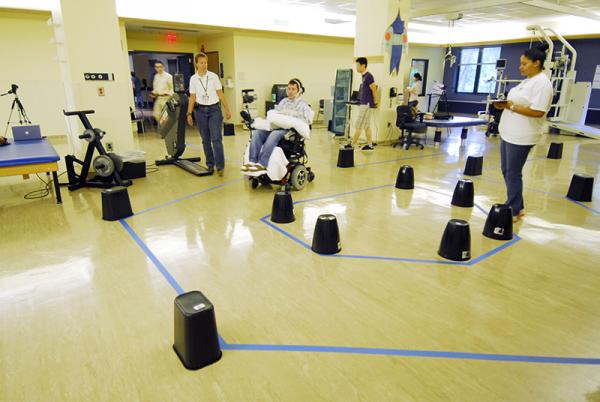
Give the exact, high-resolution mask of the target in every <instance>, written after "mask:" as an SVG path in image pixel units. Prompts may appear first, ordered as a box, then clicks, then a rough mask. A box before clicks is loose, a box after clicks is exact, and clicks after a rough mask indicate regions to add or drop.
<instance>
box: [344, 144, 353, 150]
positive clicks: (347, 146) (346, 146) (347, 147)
mask: <svg viewBox="0 0 600 402" xmlns="http://www.w3.org/2000/svg"><path fill="white" fill-rule="evenodd" d="M344 149H354V147H353V146H352V144H346V145H344Z"/></svg>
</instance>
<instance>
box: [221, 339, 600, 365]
mask: <svg viewBox="0 0 600 402" xmlns="http://www.w3.org/2000/svg"><path fill="white" fill-rule="evenodd" d="M224 349H225V350H249V351H265V352H314V353H344V354H361V355H380V356H405V357H428V358H438V359H463V360H488V361H500V362H516V363H544V364H588V365H600V358H585V357H556V356H529V355H504V354H490V353H467V352H444V351H435V350H411V349H380V348H353V347H346V346H310V345H258V344H255V345H253V344H229V345H227V346H226V347H225V348H224Z"/></svg>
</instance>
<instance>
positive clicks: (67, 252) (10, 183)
mask: <svg viewBox="0 0 600 402" xmlns="http://www.w3.org/2000/svg"><path fill="white" fill-rule="evenodd" d="M458 136H459V132H458V131H457V132H453V133H452V134H451V136H450V137H449V138H447V139H446V138H444V143H443V145H442V147H441V149H436V148H433V147H432V146H431V145H430V146H427V147H426V148H425V149H424V150H422V151H421V150H413V149H411V150H410V151H404V150H401V149H399V148H396V149H392V148H390V147H389V146H378V147H377V148H376V150H375V151H374V152H372V153H363V152H359V151H357V152H356V153H355V159H356V167H355V168H353V169H339V168H336V167H335V162H336V159H337V149H338V148H337V147H338V145H337V142H336V141H334V140H332V139H331V137H330V136H329V135H328V134H327V133H326V131H324V130H323V129H317V130H314V132H313V138H312V140H311V141H310V142H309V144H308V153H309V157H310V160H311V163H310V165H311V166H312V167H313V169H314V171H315V172H316V180H315V181H314V182H313V183H310V184H308V185H307V187H306V188H305V189H304V190H303V191H300V192H294V193H293V197H294V200H295V201H304V200H307V201H306V202H300V203H298V204H297V205H296V208H295V213H296V218H297V219H296V221H295V222H294V223H291V224H287V225H276V226H277V227H278V228H280V229H282V230H284V231H285V232H286V233H287V234H288V235H289V236H286V235H284V234H283V233H281V232H279V231H277V230H275V229H274V228H272V227H271V226H269V225H268V224H266V223H265V222H262V221H261V218H263V217H264V216H266V215H268V214H269V213H270V210H271V202H272V198H273V193H274V189H268V188H264V187H260V188H258V189H256V190H252V189H251V188H250V186H249V183H248V182H247V181H245V180H241V175H240V173H239V171H238V165H239V160H240V159H241V155H242V152H243V149H244V147H245V144H246V142H247V139H248V135H247V133H246V132H243V131H241V130H238V133H237V135H236V136H235V137H225V139H224V143H225V149H226V156H227V158H228V161H227V168H226V173H225V176H224V177H216V176H214V177H204V178H198V177H194V176H192V175H190V174H189V173H187V172H185V171H183V170H180V169H178V168H177V167H174V166H161V167H160V169H159V170H158V171H157V172H153V173H150V174H148V177H147V178H145V179H138V180H136V181H135V184H134V185H133V186H132V187H130V188H129V194H130V197H131V202H132V205H133V208H134V211H135V212H137V213H138V215H136V216H133V217H131V218H129V219H127V220H126V224H121V223H119V222H106V221H103V220H102V219H101V198H100V190H97V189H82V190H78V191H76V192H68V191H67V190H66V189H63V199H64V204H63V205H62V206H58V205H56V204H55V202H54V199H53V198H52V197H47V198H44V199H39V200H24V199H23V195H24V194H26V193H28V192H29V191H32V190H35V189H38V188H40V182H39V181H37V178H35V177H33V178H32V179H30V180H28V181H23V180H22V179H21V178H18V177H16V178H2V179H1V180H0V200H1V202H0V219H1V223H0V227H1V234H2V235H1V236H0V244H1V245H0V250H1V253H0V258H1V264H0V266H1V268H0V400H2V401H121V400H122V401H175V400H177V401H198V400H201V401H569V402H571V401H600V364H599V363H600V360H595V361H592V362H593V363H596V364H581V362H579V361H572V360H560V362H561V363H562V364H558V363H541V362H528V361H524V362H519V361H515V360H518V359H519V356H533V357H544V356H545V357H547V356H553V357H562V358H595V359H599V358H600V346H599V345H600V342H599V341H600V298H598V289H599V288H600V271H599V267H600V264H599V263H598V261H599V257H600V199H599V198H598V197H599V195H598V194H600V193H599V188H598V187H599V185H598V182H599V174H598V171H599V170H598V167H599V163H600V144H598V143H597V141H593V140H588V139H582V138H575V137H569V136H560V137H556V136H552V137H546V138H545V143H544V144H543V145H540V146H538V147H536V148H535V149H534V151H533V152H532V154H531V155H530V161H529V162H528V163H527V164H526V167H525V169H524V177H525V186H526V192H525V202H526V207H527V217H526V219H525V221H524V222H523V223H521V224H519V225H518V226H516V228H515V231H516V233H518V236H519V238H520V240H518V241H515V242H513V243H511V245H510V246H509V247H506V248H505V249H503V250H501V251H499V252H498V253H496V254H494V255H491V256H489V257H488V258H486V259H483V260H482V261H479V262H477V263H476V264H473V265H468V266H452V265H443V264H438V263H436V262H441V261H443V260H442V259H441V258H440V257H439V256H437V253H436V251H437V247H438V245H439V241H440V238H441V235H442V232H443V230H444V227H445V225H446V222H447V221H448V219H450V218H462V219H467V220H469V222H470V226H471V235H472V250H473V256H474V257H478V256H481V255H484V254H486V253H489V252H491V251H493V250H495V249H497V248H498V247H499V246H502V245H504V244H505V243H502V242H498V241H493V240H490V239H488V238H485V237H483V236H482V235H481V230H482V228H483V224H484V222H485V213H483V212H482V211H481V210H479V209H478V208H469V209H464V208H458V207H452V206H451V205H450V195H451V194H452V191H453V189H454V186H455V184H456V181H457V180H458V178H460V177H462V176H461V170H462V168H463V166H464V162H465V158H466V156H467V155H470V154H477V153H482V154H483V155H484V158H485V159H484V173H483V175H482V176H480V177H477V178H475V179H474V181H475V191H476V203H477V205H479V206H480V207H481V208H482V209H483V210H484V211H487V210H488V209H489V208H490V206H491V205H492V204H493V203H496V202H502V201H504V195H503V194H504V187H503V184H502V176H501V174H500V170H499V164H500V163H499V150H498V140H497V139H494V138H493V139H486V138H485V136H484V135H483V134H482V133H481V132H480V131H478V130H471V132H470V135H469V139H468V140H467V143H466V144H465V146H464V147H461V146H460V143H459V140H458ZM550 141H562V142H564V144H565V149H564V154H563V159H562V160H547V159H545V154H546V151H547V147H548V145H547V144H548V143H549V142H550ZM53 142H54V143H55V145H56V148H57V149H58V150H59V152H60V153H61V154H62V155H64V154H65V153H66V152H67V147H66V145H65V144H64V141H61V139H53ZM188 142H189V143H190V146H189V148H188V153H189V154H190V155H193V154H199V153H201V151H200V149H201V146H200V141H199V138H198V136H197V134H196V133H195V132H194V131H190V132H189V136H188ZM430 144H431V143H430ZM136 146H137V147H139V148H141V149H144V150H145V151H147V155H148V159H149V160H154V159H156V158H160V157H161V156H163V154H164V150H163V146H162V143H161V141H160V140H159V139H158V137H157V135H156V134H154V133H152V132H150V133H147V134H146V135H145V136H140V137H138V138H137V139H136ZM403 164H410V165H411V166H413V167H414V169H415V175H416V184H417V186H418V188H416V189H415V190H413V191H404V190H396V189H395V188H394V187H393V185H392V184H393V183H394V180H395V176H396V173H397V171H398V168H399V167H400V166H401V165H403ZM63 169H64V167H63V168H61V171H62V170H63ZM575 172H582V173H587V174H591V175H593V176H595V178H596V180H595V182H596V188H595V199H594V200H593V202H591V203H585V206H581V205H577V204H575V203H573V202H570V201H567V200H565V199H564V197H563V195H564V194H566V191H567V188H568V185H569V181H570V178H571V176H572V174H573V173H575ZM61 179H63V180H65V179H66V178H65V176H62V178H61ZM360 190H366V191H360ZM343 193H351V194H343ZM321 213H334V214H335V215H336V216H337V217H338V221H339V224H340V231H341V238H342V247H343V250H342V254H344V255H363V256H370V257H376V256H380V257H386V258H387V259H373V258H366V259H357V258H332V257H322V256H318V255H316V254H314V253H312V252H311V251H310V250H308V249H306V248H305V247H303V246H302V245H300V244H298V243H297V242H295V241H294V240H292V238H291V237H293V238H296V239H299V240H300V241H303V242H305V243H307V244H310V242H311V238H312V230H313V227H314V221H315V219H316V217H317V216H318V215H319V214H321ZM267 221H268V220H267ZM126 226H128V227H130V229H131V233H130V232H128V231H127V230H126V229H127V228H126ZM132 234H134V235H135V236H137V237H139V239H140V241H142V242H143V243H144V244H145V246H146V247H147V251H148V252H149V253H151V254H152V255H153V256H154V257H155V258H156V259H157V260H158V261H159V265H160V266H161V267H162V268H164V269H165V270H166V271H168V273H169V274H170V275H171V276H172V278H173V284H171V283H169V281H167V279H166V278H165V276H164V275H163V274H162V273H161V272H160V270H159V269H158V267H157V266H156V264H155V263H154V262H153V261H152V260H151V259H150V258H149V256H148V255H147V254H146V253H145V252H144V251H143V249H142V248H141V247H140V246H139V245H138V243H136V241H135V240H134V237H133V235H132ZM290 236H291V237H290ZM403 259H416V260H433V262H411V261H407V260H403ZM178 287H180V288H182V289H184V290H186V291H189V290H195V289H196V290H201V291H202V292H204V293H205V294H206V295H207V296H208V297H209V298H210V300H211V301H212V302H213V303H214V304H215V306H216V313H217V320H218V326H219V331H220V334H221V335H222V336H223V338H224V339H225V340H226V341H227V342H228V343H229V344H230V345H234V346H229V347H226V348H225V350H224V355H223V358H222V359H221V361H219V362H218V363H217V364H215V365H212V366H209V367H207V368H205V369H203V370H200V371H194V372H192V371H187V370H185V369H184V368H183V367H182V365H181V363H180V362H179V360H178V359H177V357H176V356H175V354H174V353H173V351H172V349H171V345H172V342H173V299H174V297H175V296H176V295H177V292H176V290H175V289H176V288H178ZM239 344H245V345H306V346H309V347H310V346H323V347H349V348H371V349H370V352H371V353H373V350H375V351H379V352H380V353H381V354H379V355H378V354H360V353H353V352H357V351H359V350H357V349H348V350H344V351H341V353H335V351H330V353H324V352H323V351H322V350H321V351H318V350H314V348H313V350H311V349H310V348H309V350H306V351H293V350H294V349H293V348H284V349H286V350H283V351H273V350H268V351H260V350H236V349H239V347H236V346H235V345H239ZM251 348H252V347H251ZM254 349H256V347H254ZM394 350H396V352H394ZM411 350H412V351H414V350H416V351H432V352H433V356H429V357H428V356H423V353H420V355H418V356H406V354H407V353H408V352H407V351H411ZM338 351H339V350H338ZM441 352H466V353H471V354H472V355H468V356H466V357H468V358H466V359H464V358H457V356H456V355H441V354H440V353H441ZM393 353H399V354H401V355H400V356H394V355H393ZM402 354H404V356H402ZM417 354H419V353H417ZM482 354H491V355H498V356H497V358H499V359H501V360H500V361H495V360H485V359H484V357H483V355H482ZM444 356H445V357H444ZM502 360H504V361H502Z"/></svg>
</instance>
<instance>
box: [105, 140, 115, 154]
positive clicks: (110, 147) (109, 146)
mask: <svg viewBox="0 0 600 402" xmlns="http://www.w3.org/2000/svg"><path fill="white" fill-rule="evenodd" d="M114 150H115V149H114V147H113V143H112V142H107V143H106V152H112V151H114Z"/></svg>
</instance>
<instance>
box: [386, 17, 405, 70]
mask: <svg viewBox="0 0 600 402" xmlns="http://www.w3.org/2000/svg"><path fill="white" fill-rule="evenodd" d="M383 44H384V47H385V50H386V51H387V52H388V53H390V75H392V76H396V75H398V73H399V71H400V61H401V60H402V47H403V46H408V38H407V36H406V32H405V23H404V21H402V19H401V18H400V11H398V15H397V16H396V19H395V20H394V22H392V24H391V25H390V26H389V27H388V29H387V30H386V31H385V35H384V42H383Z"/></svg>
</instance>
